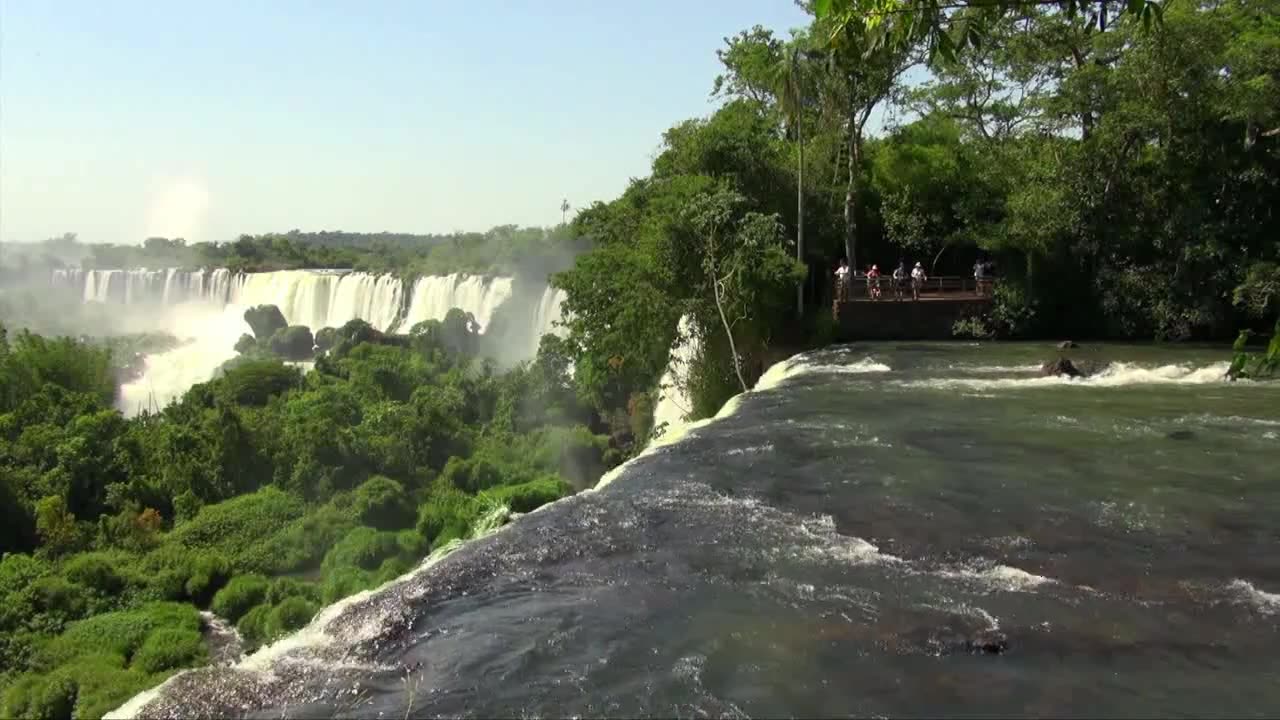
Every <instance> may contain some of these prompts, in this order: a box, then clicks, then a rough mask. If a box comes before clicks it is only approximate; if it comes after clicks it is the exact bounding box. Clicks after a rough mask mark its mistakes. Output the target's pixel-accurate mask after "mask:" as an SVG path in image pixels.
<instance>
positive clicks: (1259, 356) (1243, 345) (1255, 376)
mask: <svg viewBox="0 0 1280 720" xmlns="http://www.w3.org/2000/svg"><path fill="white" fill-rule="evenodd" d="M1251 334H1252V333H1250V332H1249V331H1248V330H1245V331H1243V332H1241V333H1240V337H1238V338H1237V339H1236V342H1235V346H1234V347H1233V350H1234V351H1235V355H1234V356H1233V357H1232V359H1231V367H1230V368H1229V369H1228V370H1227V376H1228V377H1230V378H1231V379H1232V380H1239V379H1249V380H1267V379H1271V378H1274V377H1276V376H1277V375H1280V320H1276V327H1275V330H1273V331H1272V335H1271V341H1270V342H1268V343H1267V347H1266V349H1265V350H1263V351H1262V352H1259V353H1251V352H1249V351H1248V348H1247V343H1248V341H1249V337H1250V336H1251Z"/></svg>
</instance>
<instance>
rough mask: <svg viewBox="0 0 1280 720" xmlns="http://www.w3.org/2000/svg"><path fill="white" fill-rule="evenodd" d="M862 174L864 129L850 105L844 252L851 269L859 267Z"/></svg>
mask: <svg viewBox="0 0 1280 720" xmlns="http://www.w3.org/2000/svg"><path fill="white" fill-rule="evenodd" d="M861 174H862V131H861V129H860V128H859V127H858V118H857V112H856V111H855V109H854V107H853V106H852V105H850V107H849V178H848V181H847V183H846V185H845V194H844V252H845V256H846V257H848V258H849V267H850V269H852V270H854V271H856V270H857V269H858V189H859V186H860V183H859V180H860V179H861Z"/></svg>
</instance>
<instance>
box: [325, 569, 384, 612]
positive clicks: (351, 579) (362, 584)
mask: <svg viewBox="0 0 1280 720" xmlns="http://www.w3.org/2000/svg"><path fill="white" fill-rule="evenodd" d="M371 587H374V582H373V575H372V574H370V573H369V572H366V571H364V570H361V569H360V568H356V567H340V568H335V569H333V570H331V571H329V572H327V573H325V576H324V582H323V584H322V585H321V590H322V598H321V599H322V600H323V601H324V603H325V604H326V605H329V604H332V603H335V602H337V601H339V600H341V599H342V598H344V597H347V596H348V595H354V594H356V593H358V592H360V591H361V590H368V589H369V588H371Z"/></svg>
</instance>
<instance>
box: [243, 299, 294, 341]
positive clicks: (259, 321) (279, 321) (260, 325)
mask: <svg viewBox="0 0 1280 720" xmlns="http://www.w3.org/2000/svg"><path fill="white" fill-rule="evenodd" d="M244 321H245V322H247V323H249V327H250V328H251V329H252V330H253V336H254V337H256V338H257V339H259V340H267V339H269V338H270V337H271V336H272V335H275V334H276V333H277V332H279V331H280V330H283V329H285V328H286V327H288V326H289V321H288V320H285V319H284V313H282V312H280V308H278V307H276V306H275V305H258V306H257V307H251V308H249V309H248V310H245V311H244Z"/></svg>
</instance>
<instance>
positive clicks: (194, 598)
mask: <svg viewBox="0 0 1280 720" xmlns="http://www.w3.org/2000/svg"><path fill="white" fill-rule="evenodd" d="M229 579H231V563H229V562H227V559H226V558H224V557H223V556H222V555H219V554H216V553H209V554H207V555H200V556H198V557H197V558H196V559H195V560H194V561H193V563H192V565H191V574H190V576H188V577H187V582H186V583H185V584H184V585H183V590H184V591H185V592H186V596H187V597H188V598H190V599H191V602H193V603H195V604H197V605H201V606H203V605H208V604H209V601H210V600H212V599H213V596H214V594H215V593H217V592H218V590H219V589H221V588H222V586H223V585H224V584H226V582H227V580H229Z"/></svg>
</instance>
